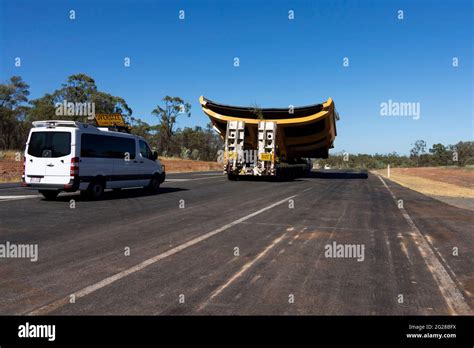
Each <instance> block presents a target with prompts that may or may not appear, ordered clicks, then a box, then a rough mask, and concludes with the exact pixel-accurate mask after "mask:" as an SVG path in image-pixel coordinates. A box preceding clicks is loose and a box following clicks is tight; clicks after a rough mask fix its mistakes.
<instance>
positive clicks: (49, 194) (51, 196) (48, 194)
mask: <svg viewBox="0 0 474 348" xmlns="http://www.w3.org/2000/svg"><path fill="white" fill-rule="evenodd" d="M38 192H39V193H41V194H42V195H43V197H44V199H46V200H47V201H53V200H55V199H56V197H57V196H58V195H59V191H50V190H39V191H38Z"/></svg>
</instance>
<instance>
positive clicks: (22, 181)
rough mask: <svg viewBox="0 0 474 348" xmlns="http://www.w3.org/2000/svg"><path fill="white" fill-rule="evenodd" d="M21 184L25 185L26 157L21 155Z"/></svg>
mask: <svg viewBox="0 0 474 348" xmlns="http://www.w3.org/2000/svg"><path fill="white" fill-rule="evenodd" d="M21 186H26V157H25V156H23V174H22V175H21Z"/></svg>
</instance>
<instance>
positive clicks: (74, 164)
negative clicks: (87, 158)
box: [70, 157, 79, 176]
mask: <svg viewBox="0 0 474 348" xmlns="http://www.w3.org/2000/svg"><path fill="white" fill-rule="evenodd" d="M70 175H71V176H78V175H79V157H73V158H71V172H70Z"/></svg>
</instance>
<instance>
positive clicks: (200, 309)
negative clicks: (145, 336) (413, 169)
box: [0, 173, 474, 315]
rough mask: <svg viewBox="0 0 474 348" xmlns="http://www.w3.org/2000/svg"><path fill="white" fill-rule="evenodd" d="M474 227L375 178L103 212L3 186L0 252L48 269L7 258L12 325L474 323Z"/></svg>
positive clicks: (139, 203)
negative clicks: (128, 318) (463, 318)
mask: <svg viewBox="0 0 474 348" xmlns="http://www.w3.org/2000/svg"><path fill="white" fill-rule="evenodd" d="M399 199H401V200H403V202H398V200H399ZM71 200H74V203H75V207H74V208H71ZM401 203H403V207H402V205H401ZM73 206H74V205H73ZM472 226H474V212H472V211H468V210H463V209H460V208H455V207H452V206H449V205H447V204H445V203H442V202H439V201H437V200H434V199H432V198H429V197H426V196H423V195H421V194H419V193H416V192H414V191H411V190H409V189H406V188H403V187H400V186H399V185H397V184H395V183H392V182H390V181H388V180H386V179H383V180H382V179H380V178H379V177H377V176H375V175H372V174H369V176H368V178H367V179H364V178H360V177H358V176H353V175H345V174H343V175H341V173H329V175H322V176H319V177H312V178H303V179H297V180H294V181H292V182H265V181H236V182H233V181H228V180H227V179H226V178H225V177H224V176H222V175H221V174H220V173H194V174H192V173H188V174H174V175H169V176H168V180H167V181H166V182H165V183H164V184H163V185H162V188H161V190H160V193H159V194H158V195H147V194H145V193H144V192H143V191H142V190H138V189H132V190H123V191H122V192H120V193H113V192H108V193H107V194H106V197H105V199H104V200H102V201H97V202H94V201H85V200H82V199H81V197H80V196H79V195H78V194H67V195H61V196H60V197H59V198H58V200H57V201H53V202H50V201H45V200H43V199H42V197H40V196H38V195H37V192H35V191H28V190H26V189H23V188H20V187H17V186H15V185H1V186H0V244H6V242H9V243H16V244H37V245H38V260H37V261H36V262H31V261H30V260H29V259H18V258H1V259H0V293H1V296H0V314H52V315H54V314H80V315H81V314H84V315H85V314H132V315H141V314H151V315H155V314H159V315H166V314H199V315H201V314H202V315H206V314H225V315H227V314H277V315H278V314H336V315H337V314H349V315H351V314H388V315H390V314H428V315H430V314H471V315H472V314H473V313H474V312H473V309H474V298H473V294H474V235H473V229H472ZM334 243H336V246H342V248H343V249H344V248H345V246H348V248H347V249H344V250H345V251H346V252H345V253H342V254H339V255H337V254H336V255H330V254H328V250H329V247H330V246H334ZM351 246H353V247H354V248H353V249H350V247H351ZM356 248H358V249H356ZM456 248H457V249H456ZM349 249H350V250H352V251H354V250H358V251H360V253H359V254H357V255H355V254H350V253H348V252H349ZM344 250H343V251H344ZM362 251H363V253H362ZM329 256H340V257H329Z"/></svg>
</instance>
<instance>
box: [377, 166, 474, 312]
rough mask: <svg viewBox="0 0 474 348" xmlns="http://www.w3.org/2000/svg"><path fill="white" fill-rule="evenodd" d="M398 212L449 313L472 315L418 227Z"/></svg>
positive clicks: (382, 180) (403, 209)
mask: <svg viewBox="0 0 474 348" xmlns="http://www.w3.org/2000/svg"><path fill="white" fill-rule="evenodd" d="M377 176H378V178H379V179H380V181H381V182H382V183H383V184H384V186H385V187H386V188H387V190H388V192H390V194H391V196H392V198H393V200H394V201H395V204H396V205H397V206H398V202H397V198H396V197H395V195H394V193H393V192H392V190H390V188H389V187H388V185H387V183H386V182H385V180H384V179H383V178H382V177H381V176H380V175H378V174H377ZM400 211H401V213H402V215H403V217H404V218H405V220H406V222H407V223H408V225H409V226H410V227H411V229H412V232H413V233H412V237H413V238H414V240H415V244H416V245H417V247H418V250H419V251H420V254H421V256H422V257H423V259H424V260H425V263H426V265H427V266H428V269H429V271H430V272H431V274H432V275H433V278H434V280H435V281H436V283H437V284H438V288H439V290H440V292H441V294H442V295H443V298H444V300H445V301H446V304H447V305H448V307H449V309H450V310H451V312H452V313H453V314H472V311H471V309H470V307H469V305H468V304H467V303H466V301H465V299H464V296H463V295H462V293H461V291H460V290H459V289H458V287H457V286H456V283H455V281H454V280H453V279H452V278H451V276H450V275H449V273H448V271H447V270H446V268H444V266H443V264H442V263H441V262H440V261H439V259H438V258H437V257H436V254H435V252H434V251H433V248H432V245H431V246H430V243H429V242H428V241H427V240H426V237H425V236H424V235H423V234H422V233H421V231H420V230H419V229H418V227H416V225H415V223H414V222H413V220H412V218H411V217H410V215H408V213H407V211H406V210H405V208H400Z"/></svg>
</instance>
